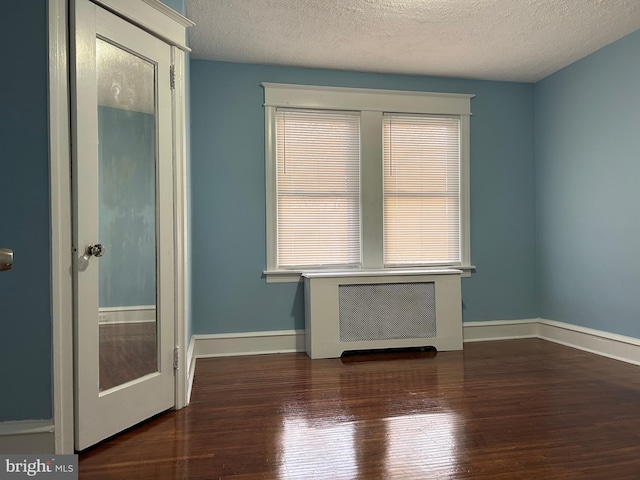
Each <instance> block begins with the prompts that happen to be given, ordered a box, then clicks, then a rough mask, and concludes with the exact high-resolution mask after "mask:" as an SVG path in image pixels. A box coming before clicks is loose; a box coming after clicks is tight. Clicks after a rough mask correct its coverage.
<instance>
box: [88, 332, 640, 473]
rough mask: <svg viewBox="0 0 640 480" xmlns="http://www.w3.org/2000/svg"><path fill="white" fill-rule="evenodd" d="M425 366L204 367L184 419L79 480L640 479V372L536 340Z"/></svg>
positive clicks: (145, 431) (228, 363) (117, 445)
mask: <svg viewBox="0 0 640 480" xmlns="http://www.w3.org/2000/svg"><path fill="white" fill-rule="evenodd" d="M430 357H431V358H428V357H424V358H415V356H414V358H409V359H403V358H402V357H401V356H395V357H394V358H393V359H385V358H383V357H373V358H371V359H370V361H360V362H352V363H343V362H342V361H341V360H340V359H331V360H314V361H312V360H310V359H309V358H307V356H306V355H305V354H281V355H262V356H252V357H227V358H212V359H200V360H198V364H197V369H196V377H195V382H194V387H193V395H192V398H191V404H190V406H189V407H187V408H186V409H183V410H181V411H178V412H168V413H165V414H163V415H160V416H158V417H156V418H154V419H152V420H150V421H148V422H146V423H144V424H143V425H141V426H138V427H136V428H134V429H132V430H130V431H128V432H125V433H124V434H121V435H120V436H118V437H116V438H113V439H111V440H109V441H107V442H104V443H102V444H101V445H98V446H96V447H94V448H92V449H90V450H88V451H86V452H85V453H82V454H81V455H80V478H87V479H91V478H100V479H103V478H114V479H115V478H117V479H122V478H131V479H182V478H198V479H230V478H234V479H292V480H303V479H319V480H324V479H331V480H333V479H367V480H369V479H431V478H437V479H459V478H471V479H487V480H488V479H491V480H496V479H498V480H499V479H505V480H506V479H509V480H511V479H563V480H566V479H638V478H640V367H637V366H633V365H629V364H625V363H622V362H618V361H615V360H611V359H607V358H602V357H598V356H596V355H592V354H589V353H585V352H581V351H579V350H574V349H571V348H568V347H564V346H561V345H556V344H553V343H549V342H546V341H543V340H537V339H524V340H505V341H499V342H482V343H467V344H465V347H464V351H461V352H440V353H438V354H437V355H436V356H433V355H431V356H430Z"/></svg>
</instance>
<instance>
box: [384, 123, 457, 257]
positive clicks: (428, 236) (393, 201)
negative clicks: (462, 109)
mask: <svg viewBox="0 0 640 480" xmlns="http://www.w3.org/2000/svg"><path fill="white" fill-rule="evenodd" d="M383 131H384V134H383V137H384V140H383V141H384V159H383V164H384V212H383V222H384V264H385V266H396V265H430V264H432V265H437V264H457V263H459V262H460V261H461V241H460V120H459V117H452V116H440V115H406V114H405V115H402V114H385V115H384V117H383Z"/></svg>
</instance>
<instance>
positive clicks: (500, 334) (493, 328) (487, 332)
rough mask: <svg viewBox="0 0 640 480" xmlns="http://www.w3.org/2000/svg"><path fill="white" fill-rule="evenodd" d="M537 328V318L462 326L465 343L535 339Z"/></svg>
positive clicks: (471, 323)
mask: <svg viewBox="0 0 640 480" xmlns="http://www.w3.org/2000/svg"><path fill="white" fill-rule="evenodd" d="M537 328H538V319H537V318H528V319H525V320H496V321H491V322H464V323H463V324H462V330H463V335H464V341H465V343H466V342H483V341H488V340H507V339H513V338H535V337H537Z"/></svg>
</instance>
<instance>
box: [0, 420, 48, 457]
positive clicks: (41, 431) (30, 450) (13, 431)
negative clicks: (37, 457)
mask: <svg viewBox="0 0 640 480" xmlns="http://www.w3.org/2000/svg"><path fill="white" fill-rule="evenodd" d="M51 422H52V421H51V420H21V421H15V422H0V452H2V453H4V454H20V453H23V454H43V453H55V450H56V439H55V434H54V430H55V429H54V425H53V423H51Z"/></svg>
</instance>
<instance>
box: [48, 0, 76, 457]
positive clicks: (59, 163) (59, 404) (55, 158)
mask: <svg viewBox="0 0 640 480" xmlns="http://www.w3.org/2000/svg"><path fill="white" fill-rule="evenodd" d="M47 5H48V9H49V11H48V21H49V172H50V174H49V175H50V178H49V180H50V191H51V199H50V208H51V322H52V336H53V338H52V344H53V345H52V347H53V349H52V353H53V358H52V376H53V378H52V384H53V422H54V434H55V451H56V453H64V454H69V453H73V335H72V334H71V333H72V332H73V307H72V305H73V277H72V275H71V271H72V269H71V268H72V256H71V153H70V144H69V136H70V131H69V118H70V117H69V82H68V71H69V57H68V49H67V48H68V47H67V36H68V27H67V26H68V14H67V0H49V2H47Z"/></svg>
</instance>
